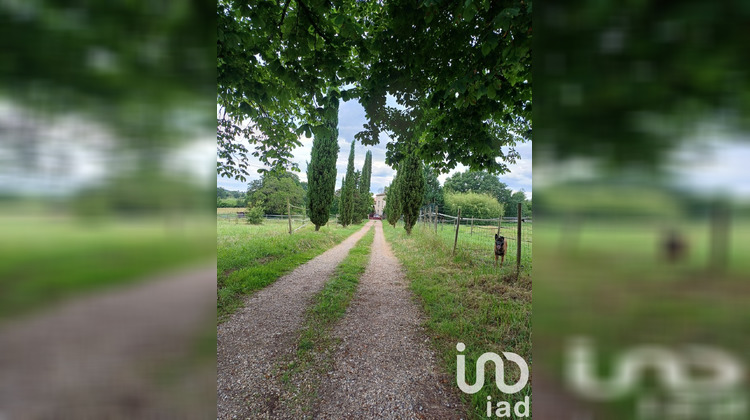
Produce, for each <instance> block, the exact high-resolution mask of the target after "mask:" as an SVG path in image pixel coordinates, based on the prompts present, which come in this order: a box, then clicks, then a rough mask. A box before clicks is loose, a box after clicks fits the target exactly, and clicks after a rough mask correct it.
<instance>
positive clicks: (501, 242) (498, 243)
mask: <svg viewBox="0 0 750 420" xmlns="http://www.w3.org/2000/svg"><path fill="white" fill-rule="evenodd" d="M507 252H508V241H506V240H505V236H500V235H498V234H497V233H496V234H495V267H497V257H500V267H502V266H503V263H504V262H505V254H506V253H507Z"/></svg>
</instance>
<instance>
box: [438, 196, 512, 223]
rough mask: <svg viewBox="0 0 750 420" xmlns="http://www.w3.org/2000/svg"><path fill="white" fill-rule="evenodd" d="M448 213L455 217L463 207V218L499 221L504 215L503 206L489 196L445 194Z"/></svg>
mask: <svg viewBox="0 0 750 420" xmlns="http://www.w3.org/2000/svg"><path fill="white" fill-rule="evenodd" d="M445 207H446V210H447V213H448V214H450V215H453V216H455V215H456V213H458V208H459V207H461V218H462V219H463V218H467V217H474V218H477V219H497V218H498V217H500V216H501V215H502V213H503V205H502V204H500V203H499V202H498V201H497V199H495V198H494V197H491V196H490V195H488V194H477V193H472V192H469V193H453V192H449V193H446V194H445Z"/></svg>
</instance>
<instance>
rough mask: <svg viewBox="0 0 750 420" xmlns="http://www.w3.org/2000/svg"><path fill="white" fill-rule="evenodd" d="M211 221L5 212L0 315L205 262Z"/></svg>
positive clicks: (211, 248) (209, 256) (210, 240)
mask: <svg viewBox="0 0 750 420" xmlns="http://www.w3.org/2000/svg"><path fill="white" fill-rule="evenodd" d="M211 227H212V223H211V221H210V219H208V220H206V219H190V218H188V219H184V220H182V225H181V226H178V225H176V224H169V223H165V220H164V219H138V220H129V221H127V220H99V221H97V222H92V221H83V220H75V219H67V218H64V217H57V218H51V217H5V218H3V219H2V220H1V221H0V232H2V235H0V255H2V258H0V317H8V316H12V315H16V314H19V313H22V312H27V311H31V310H34V309H37V308H40V307H42V306H44V305H48V304H50V303H52V302H55V301H59V300H61V299H64V298H67V297H71V296H74V295H76V294H80V293H82V292H86V291H92V290H95V289H99V288H102V287H105V286H109V285H113V284H119V283H124V282H130V281H135V280H138V279H141V278H143V277H145V276H148V275H151V274H155V273H158V272H161V271H164V270H170V269H174V268H177V267H180V266H185V265H189V264H196V263H200V262H201V261H205V262H206V263H208V262H210V261H211V260H212V259H213V257H214V255H215V249H214V238H215V233H214V231H213V230H212V228H211Z"/></svg>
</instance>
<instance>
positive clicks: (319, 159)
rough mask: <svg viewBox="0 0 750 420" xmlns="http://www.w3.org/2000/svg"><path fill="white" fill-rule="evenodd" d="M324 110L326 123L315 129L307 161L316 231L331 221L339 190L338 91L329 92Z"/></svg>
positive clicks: (312, 214)
mask: <svg viewBox="0 0 750 420" xmlns="http://www.w3.org/2000/svg"><path fill="white" fill-rule="evenodd" d="M323 112H324V113H325V114H326V123H325V124H323V126H322V127H320V128H318V129H317V130H316V133H315V139H314V140H313V147H312V156H311V161H310V163H309V164H308V165H307V182H308V186H307V208H308V209H309V210H310V221H311V222H312V223H313V224H314V225H315V230H316V231H317V230H320V227H321V226H324V225H325V224H326V223H328V217H329V211H330V208H331V203H332V202H333V199H334V196H333V194H334V191H335V190H336V160H337V159H338V156H339V145H338V137H339V129H338V112H339V100H338V97H337V96H336V95H335V94H329V96H328V98H327V100H326V103H325V109H324V110H323Z"/></svg>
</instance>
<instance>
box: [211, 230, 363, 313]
mask: <svg viewBox="0 0 750 420" xmlns="http://www.w3.org/2000/svg"><path fill="white" fill-rule="evenodd" d="M216 223H217V228H216V229H217V252H218V262H217V267H216V269H217V278H218V291H217V294H218V298H217V311H218V315H219V321H220V322H221V321H222V320H223V319H225V318H226V316H227V315H228V314H230V313H232V312H233V311H234V310H236V309H237V307H239V305H241V303H242V296H243V295H247V294H249V293H252V292H254V291H256V290H259V289H262V288H263V287H265V286H267V285H269V284H271V283H273V282H274V281H275V280H276V279H277V278H279V277H280V276H281V275H283V274H284V273H286V272H288V271H291V270H292V269H294V268H295V267H297V266H298V265H300V264H303V263H305V262H307V261H309V260H310V259H312V258H314V257H316V256H317V255H320V254H321V253H323V252H324V251H325V250H327V249H328V248H330V247H332V246H334V245H336V244H338V243H339V242H341V241H342V240H344V239H345V238H346V237H347V236H349V235H351V234H352V233H354V232H355V231H357V230H359V229H361V228H362V226H363V225H361V224H360V225H350V226H348V227H346V228H342V227H341V226H339V225H334V224H332V223H329V224H328V225H327V226H324V227H322V228H321V229H320V231H319V232H315V227H314V226H313V225H311V224H309V223H308V224H306V225H305V226H304V227H302V228H301V229H299V230H298V231H296V232H294V234H293V235H289V233H288V230H287V222H286V221H270V220H266V221H265V222H264V223H263V224H262V225H250V224H247V223H244V222H242V221H240V222H239V223H235V221H226V220H222V219H219V220H217V222H216Z"/></svg>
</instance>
